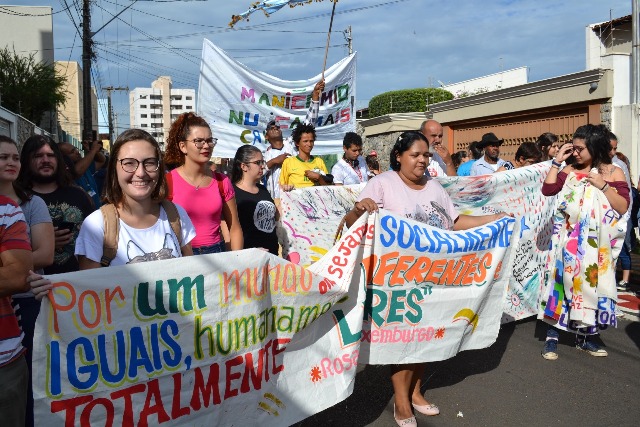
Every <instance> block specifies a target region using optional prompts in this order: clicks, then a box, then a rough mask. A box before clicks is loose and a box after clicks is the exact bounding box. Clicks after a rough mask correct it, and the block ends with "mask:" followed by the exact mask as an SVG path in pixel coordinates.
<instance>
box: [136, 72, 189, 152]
mask: <svg viewBox="0 0 640 427" xmlns="http://www.w3.org/2000/svg"><path fill="white" fill-rule="evenodd" d="M129 106H130V107H129V109H130V120H129V123H130V124H131V127H132V128H139V129H144V130H146V131H147V132H149V133H150V134H151V135H153V137H154V138H156V140H157V141H158V142H159V143H160V145H161V146H164V141H165V138H166V137H167V136H168V135H169V128H170V127H171V123H173V121H174V120H175V119H176V118H177V117H178V115H180V114H182V113H185V112H188V111H195V108H196V91H195V89H173V88H172V82H171V77H169V76H160V77H158V79H157V80H155V81H154V82H153V83H151V87H150V88H143V87H137V88H135V89H133V90H132V91H131V92H129Z"/></svg>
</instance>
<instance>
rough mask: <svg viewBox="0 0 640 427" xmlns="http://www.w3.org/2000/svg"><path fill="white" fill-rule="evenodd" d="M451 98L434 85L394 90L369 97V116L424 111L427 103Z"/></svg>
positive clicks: (451, 96)
mask: <svg viewBox="0 0 640 427" xmlns="http://www.w3.org/2000/svg"><path fill="white" fill-rule="evenodd" d="M451 99H453V94H452V93H451V92H449V91H446V90H444V89H441V88H435V87H431V88H418V89H404V90H394V91H391V92H385V93H381V94H380V95H376V96H374V97H373V98H371V100H370V101H369V117H371V118H373V117H378V116H383V115H385V114H391V113H414V112H418V111H426V110H427V105H433V104H436V103H438V102H442V101H449V100H451ZM427 102H428V104H427Z"/></svg>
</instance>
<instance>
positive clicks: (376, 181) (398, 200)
mask: <svg viewBox="0 0 640 427" xmlns="http://www.w3.org/2000/svg"><path fill="white" fill-rule="evenodd" d="M366 198H369V199H372V200H373V201H374V202H375V203H376V204H377V205H378V207H379V208H382V209H386V210H388V211H391V212H393V213H395V214H397V215H401V216H403V217H405V218H411V219H414V220H416V221H420V222H423V223H425V224H428V225H430V226H432V227H436V228H442V229H444V230H452V229H453V223H454V222H455V220H456V219H457V218H458V212H457V211H456V208H455V206H454V205H453V202H452V201H451V198H450V197H449V195H448V194H447V192H446V191H445V190H444V188H443V187H442V185H440V183H439V182H438V181H436V180H435V179H432V178H429V180H428V181H427V184H426V185H425V186H424V187H423V188H422V189H420V190H414V189H413V188H409V187H408V186H407V185H406V184H405V183H404V182H403V181H402V179H401V178H400V176H399V175H398V172H395V171H387V172H383V173H381V174H380V175H378V176H376V177H375V178H372V179H371V180H370V181H369V182H368V183H367V186H366V187H364V189H363V190H362V192H361V193H360V195H359V196H358V201H361V200H363V199H366Z"/></svg>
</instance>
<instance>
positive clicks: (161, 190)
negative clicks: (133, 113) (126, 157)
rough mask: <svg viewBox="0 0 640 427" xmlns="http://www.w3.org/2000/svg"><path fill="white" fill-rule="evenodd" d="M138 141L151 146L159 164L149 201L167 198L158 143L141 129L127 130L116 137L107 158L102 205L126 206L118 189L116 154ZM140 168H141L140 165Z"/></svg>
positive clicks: (120, 190) (163, 169) (165, 179)
mask: <svg viewBox="0 0 640 427" xmlns="http://www.w3.org/2000/svg"><path fill="white" fill-rule="evenodd" d="M140 140H142V141H146V142H148V143H149V144H151V145H153V148H154V149H155V152H156V157H157V158H158V160H159V162H160V167H159V168H158V178H157V181H156V187H155V188H154V189H153V192H152V193H151V200H153V201H157V202H161V201H163V200H164V199H165V198H166V197H167V194H168V192H169V188H168V186H167V178H166V177H165V166H164V162H163V161H162V153H161V152H160V145H159V144H158V141H156V140H155V139H154V138H153V137H152V136H151V134H149V133H148V132H146V131H143V130H142V129H128V130H125V131H124V132H122V133H121V134H120V136H118V138H117V139H116V142H115V143H114V144H113V147H112V148H111V155H110V156H109V163H108V164H107V177H106V178H105V180H104V197H103V201H104V203H112V204H114V205H115V206H126V200H125V197H124V193H123V192H122V188H120V183H119V182H118V172H117V171H116V167H117V166H118V160H119V159H118V154H119V153H120V149H121V148H122V146H123V145H124V144H126V143H127V142H131V141H140ZM140 167H142V165H141V166H140Z"/></svg>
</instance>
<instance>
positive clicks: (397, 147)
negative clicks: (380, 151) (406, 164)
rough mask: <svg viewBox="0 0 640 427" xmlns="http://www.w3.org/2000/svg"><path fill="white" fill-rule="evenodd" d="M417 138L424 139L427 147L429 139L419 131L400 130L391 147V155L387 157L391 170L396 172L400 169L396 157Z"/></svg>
mask: <svg viewBox="0 0 640 427" xmlns="http://www.w3.org/2000/svg"><path fill="white" fill-rule="evenodd" d="M418 140H421V141H424V142H425V143H426V144H427V148H429V141H427V138H426V137H425V136H424V135H423V134H422V133H421V132H418V131H409V132H402V133H401V134H400V136H399V137H398V139H397V140H396V143H395V144H394V146H393V148H392V149H391V155H390V157H389V165H391V169H392V170H394V171H396V172H398V171H399V170H400V162H399V161H398V159H397V157H398V156H400V155H402V153H404V152H405V151H407V150H408V149H409V148H411V146H412V145H413V143H414V142H416V141H418Z"/></svg>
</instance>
